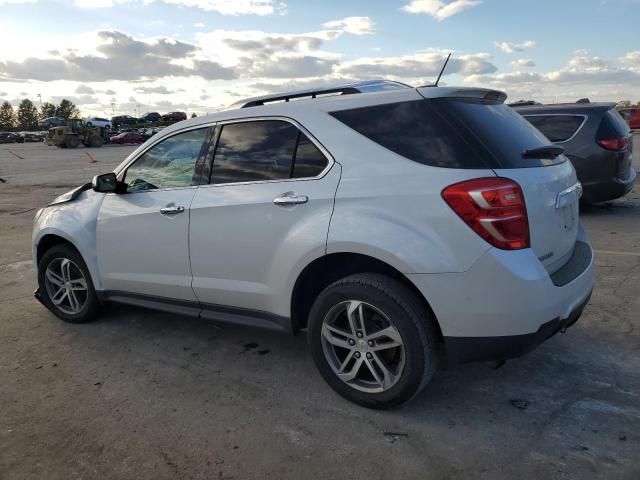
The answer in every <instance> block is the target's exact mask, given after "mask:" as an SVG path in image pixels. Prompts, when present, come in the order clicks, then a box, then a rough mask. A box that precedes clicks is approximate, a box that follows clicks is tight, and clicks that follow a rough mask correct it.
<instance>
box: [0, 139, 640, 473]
mask: <svg viewBox="0 0 640 480" xmlns="http://www.w3.org/2000/svg"><path fill="white" fill-rule="evenodd" d="M635 145H636V147H637V148H636V150H637V153H640V138H636V141H635ZM131 150H132V148H131V147H118V146H109V147H104V148H101V149H94V150H91V153H92V154H93V156H94V157H95V159H96V160H97V162H96V163H90V161H91V160H90V159H89V158H88V157H87V155H86V154H85V150H84V149H79V150H75V151H66V150H60V149H56V148H54V147H47V146H45V145H42V144H25V145H16V144H12V145H1V146H0V177H2V179H4V180H5V181H6V183H0V225H1V227H0V479H2V480H10V479H45V478H46V479H48V480H53V479H64V480H70V479H76V478H78V479H79V478H83V479H111V478H122V479H154V480H157V479H178V478H180V479H182V478H193V479H214V478H227V479H230V478H235V479H251V478H261V479H264V478H273V479H281V478H295V479H299V478H301V477H303V478H306V479H311V478H358V479H359V478H363V479H364V478H367V479H378V478H380V479H382V478H384V479H389V478H421V479H430V478H434V479H435V478H437V479H443V478H449V479H453V478H474V479H480V478H482V479H492V480H493V479H499V478H505V479H513V478H520V479H542V478H544V479H550V478H558V479H565V478H572V479H573V478H575V479H590V478H601V479H607V480H609V479H620V478H622V479H638V478H640V315H639V314H638V312H639V311H640V186H638V187H637V188H636V190H635V191H634V192H632V193H631V194H630V195H629V196H628V197H627V198H626V199H624V200H620V201H616V202H612V203H610V204H607V205H603V206H599V207H592V208H589V209H586V210H584V211H583V213H582V221H583V224H584V225H585V227H586V229H587V231H588V233H589V235H590V237H591V240H592V243H593V245H594V248H595V249H596V251H597V260H596V263H597V266H598V273H597V288H596V290H595V292H594V295H593V297H592V300H591V303H590V304H589V307H588V308H587V310H586V311H585V314H584V315H583V317H582V318H581V320H580V321H579V322H578V323H577V324H576V325H575V326H574V327H572V328H571V329H570V330H569V332H568V333H567V334H565V335H557V336H556V337H554V338H552V339H551V340H550V341H548V342H547V343H546V344H544V345H543V346H541V347H540V348H539V349H538V350H536V351H535V352H533V353H531V354H529V355H528V356H526V357H525V358H522V359H518V360H514V361H511V362H508V363H507V364H506V365H505V366H503V367H502V368H500V369H497V370H494V369H492V368H490V367H489V366H488V365H486V364H475V365H467V366H463V367H457V368H453V369H450V370H448V371H445V372H443V373H442V374H441V375H439V376H438V377H437V378H436V379H435V381H434V382H433V383H432V385H431V386H430V387H429V388H428V389H427V390H426V391H425V392H424V393H423V394H422V395H421V396H420V397H419V398H418V399H417V401H414V402H413V403H412V404H410V405H409V406H407V407H405V408H403V409H399V410H395V411H391V412H375V411H369V410H365V409H362V408H360V407H357V406H354V405H351V404H349V403H347V402H346V401H344V400H343V399H341V398H340V397H338V396H337V395H335V394H334V393H333V392H332V391H331V390H330V389H329V387H328V386H326V385H325V384H324V382H323V381H322V379H321V378H320V375H319V374H318V373H316V370H315V368H314V366H313V364H312V361H311V358H310V356H309V354H308V352H307V346H306V341H305V338H304V336H302V335H301V336H298V337H295V338H291V337H288V336H286V335H282V334H275V333H270V332H264V331H260V330H253V329H247V328H239V327H228V326H225V327H219V326H216V325H214V324H212V323H208V322H206V321H202V320H195V319H191V318H181V317H176V316H174V315H169V314H160V313H155V312H149V311H144V310H141V309H135V308H131V307H124V306H118V307H113V308H112V309H110V310H109V311H108V313H106V314H105V315H104V316H103V317H102V318H101V319H100V320H99V321H97V322H94V323H91V324H87V325H69V324H65V323H63V322H61V321H59V320H57V319H55V318H54V317H53V316H52V315H51V314H50V313H48V312H47V311H46V310H45V309H44V307H42V306H41V305H40V304H39V303H38V302H36V301H35V300H34V299H33V297H32V292H33V290H34V286H35V276H34V273H33V271H32V263H31V225H32V219H33V215H34V211H35V209H37V208H38V207H40V206H42V205H44V204H46V203H47V201H48V200H50V199H51V198H52V197H54V196H55V195H57V194H59V193H62V192H64V191H66V190H69V189H70V188H72V187H74V186H77V185H79V184H81V183H84V182H86V181H88V180H89V179H90V178H91V177H92V176H93V175H94V174H96V173H104V172H107V171H109V170H111V169H112V168H113V167H114V166H115V165H117V164H118V163H119V162H120V161H121V160H122V159H123V158H124V157H125V156H126V155H127V154H128V153H129V152H130V151H131ZM635 165H636V168H638V167H640V161H639V160H638V158H636V160H635Z"/></svg>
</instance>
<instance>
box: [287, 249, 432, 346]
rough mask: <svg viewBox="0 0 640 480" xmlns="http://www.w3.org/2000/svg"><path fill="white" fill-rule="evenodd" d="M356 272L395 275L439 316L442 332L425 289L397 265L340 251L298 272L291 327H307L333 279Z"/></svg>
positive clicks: (292, 303)
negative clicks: (422, 289) (315, 303)
mask: <svg viewBox="0 0 640 480" xmlns="http://www.w3.org/2000/svg"><path fill="white" fill-rule="evenodd" d="M356 273H379V274H382V275H387V276H389V277H391V278H394V279H396V280H398V281H399V282H401V283H402V284H403V285H405V286H406V287H407V288H409V290H411V291H412V292H414V293H415V294H416V296H417V298H418V299H419V300H420V302H421V303H422V305H423V307H424V308H425V309H426V310H427V311H428V312H429V313H431V315H433V318H435V319H436V327H437V331H438V335H439V336H440V338H442V331H441V329H440V325H439V323H438V320H437V317H436V316H435V314H434V312H433V309H432V308H431V305H430V304H429V301H428V300H427V299H426V298H425V296H424V295H423V294H422V292H421V291H420V290H419V289H418V288H417V287H416V286H415V285H414V284H413V282H411V280H409V278H407V276H406V275H404V274H403V273H402V272H400V271H399V270H398V269H396V268H395V267H393V266H391V265H389V264H388V263H386V262H384V261H382V260H379V259H377V258H375V257H371V256H369V255H364V254H361V253H353V252H338V253H330V254H327V255H323V256H322V257H319V258H316V259H315V260H313V261H312V262H311V263H309V264H308V265H307V266H306V267H305V268H304V269H303V270H302V272H300V274H299V275H298V278H297V279H296V282H295V284H294V287H293V291H292V294H291V327H292V330H293V331H294V332H298V331H299V330H300V329H302V328H306V326H307V318H308V315H309V312H310V310H311V306H312V305H313V302H314V301H315V299H316V297H317V296H318V295H319V294H320V293H321V292H322V291H323V290H324V289H325V288H326V287H328V286H329V285H331V284H332V283H333V282H335V281H337V280H339V279H341V278H344V277H347V276H349V275H353V274H356Z"/></svg>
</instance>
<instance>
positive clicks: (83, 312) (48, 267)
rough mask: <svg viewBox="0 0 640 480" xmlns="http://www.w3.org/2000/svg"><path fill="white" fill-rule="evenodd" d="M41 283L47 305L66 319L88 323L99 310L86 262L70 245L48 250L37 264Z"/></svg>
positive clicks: (59, 316)
mask: <svg viewBox="0 0 640 480" xmlns="http://www.w3.org/2000/svg"><path fill="white" fill-rule="evenodd" d="M38 285H39V286H40V295H41V297H40V298H41V299H42V301H43V302H44V304H45V305H46V306H47V308H49V310H51V311H52V312H53V313H54V314H55V315H56V316H57V317H58V318H60V319H62V320H64V321H65V322H71V323H83V322H88V321H90V320H92V319H93V318H94V317H95V315H96V313H97V311H98V308H99V302H98V297H97V296H96V292H95V290H94V288H93V282H92V281H91V276H90V275H89V270H88V269H87V265H86V264H85V263H84V260H83V259H82V257H81V256H80V254H79V253H78V252H77V251H76V250H75V249H74V248H72V247H71V246H69V245H57V246H55V247H52V248H51V249H50V250H47V252H45V254H44V255H43V256H42V259H41V260H40V262H39V263H38Z"/></svg>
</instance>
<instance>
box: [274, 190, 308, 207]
mask: <svg viewBox="0 0 640 480" xmlns="http://www.w3.org/2000/svg"><path fill="white" fill-rule="evenodd" d="M308 201H309V197H307V196H306V195H293V192H287V193H284V194H282V195H281V196H279V197H276V198H274V199H273V204H274V205H279V206H287V205H300V204H301V203H307V202H308Z"/></svg>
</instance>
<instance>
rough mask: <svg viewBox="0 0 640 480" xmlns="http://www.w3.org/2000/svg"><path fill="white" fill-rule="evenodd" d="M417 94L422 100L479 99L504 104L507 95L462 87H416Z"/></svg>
mask: <svg viewBox="0 0 640 480" xmlns="http://www.w3.org/2000/svg"><path fill="white" fill-rule="evenodd" d="M416 90H418V93H420V95H422V96H423V97H424V98H444V97H447V98H479V99H484V100H492V101H495V102H500V103H504V101H505V100H506V99H507V94H506V93H504V92H501V91H500V90H491V89H488V88H464V87H431V86H425V87H418V88H417V89H416Z"/></svg>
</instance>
